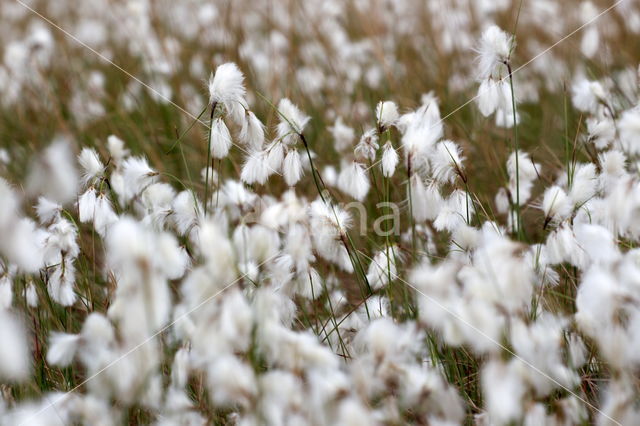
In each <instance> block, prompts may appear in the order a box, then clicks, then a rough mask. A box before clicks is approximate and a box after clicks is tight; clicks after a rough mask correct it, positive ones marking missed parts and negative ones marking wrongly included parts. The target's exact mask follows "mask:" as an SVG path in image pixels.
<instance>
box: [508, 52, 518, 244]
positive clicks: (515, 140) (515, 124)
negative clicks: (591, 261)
mask: <svg viewBox="0 0 640 426" xmlns="http://www.w3.org/2000/svg"><path fill="white" fill-rule="evenodd" d="M505 65H506V66H507V70H508V72H509V84H510V86H511V109H512V110H513V145H514V150H515V153H516V220H517V224H516V234H517V236H518V240H522V232H521V229H522V226H521V223H520V222H521V215H520V164H519V161H520V159H519V158H518V157H519V155H518V151H519V148H520V147H519V142H518V121H517V118H518V116H517V111H516V94H515V91H514V89H513V73H512V71H511V64H510V63H509V61H505Z"/></svg>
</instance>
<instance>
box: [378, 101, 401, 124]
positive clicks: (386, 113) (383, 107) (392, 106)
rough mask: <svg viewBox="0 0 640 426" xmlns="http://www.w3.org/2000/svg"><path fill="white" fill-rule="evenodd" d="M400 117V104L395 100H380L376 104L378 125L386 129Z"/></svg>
mask: <svg viewBox="0 0 640 426" xmlns="http://www.w3.org/2000/svg"><path fill="white" fill-rule="evenodd" d="M399 117H400V114H398V106H397V105H396V103H395V102H393V101H380V102H378V105H376V121H377V122H378V127H380V128H381V129H386V128H389V127H391V126H393V125H394V124H395V123H396V120H397V119H398V118H399Z"/></svg>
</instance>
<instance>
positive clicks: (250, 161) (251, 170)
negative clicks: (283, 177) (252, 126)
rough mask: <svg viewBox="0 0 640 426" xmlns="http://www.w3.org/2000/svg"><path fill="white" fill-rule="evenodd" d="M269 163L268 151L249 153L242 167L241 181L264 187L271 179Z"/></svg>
mask: <svg viewBox="0 0 640 426" xmlns="http://www.w3.org/2000/svg"><path fill="white" fill-rule="evenodd" d="M269 174H270V173H269V163H268V157H267V152H266V151H255V152H251V153H249V155H248V156H247V159H246V162H245V163H244V165H243V166H242V172H241V173H240V179H241V180H242V181H243V182H244V183H247V184H249V185H251V184H254V183H258V184H260V185H264V184H265V182H266V181H267V179H268V178H269Z"/></svg>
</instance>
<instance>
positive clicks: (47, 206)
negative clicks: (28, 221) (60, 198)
mask: <svg viewBox="0 0 640 426" xmlns="http://www.w3.org/2000/svg"><path fill="white" fill-rule="evenodd" d="M61 211H62V206H61V205H60V204H58V203H54V202H53V201H49V200H48V199H46V198H45V197H38V204H37V205H36V214H37V215H38V219H40V223H42V224H48V223H51V222H52V221H54V220H55V219H56V218H59V217H60V212H61Z"/></svg>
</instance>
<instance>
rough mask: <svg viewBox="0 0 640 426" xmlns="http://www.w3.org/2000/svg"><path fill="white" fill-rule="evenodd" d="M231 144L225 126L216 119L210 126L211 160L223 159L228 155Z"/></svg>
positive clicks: (220, 119) (219, 119)
mask: <svg viewBox="0 0 640 426" xmlns="http://www.w3.org/2000/svg"><path fill="white" fill-rule="evenodd" d="M231 145H233V142H232V141H231V134H230V133H229V129H228V128H227V125H226V124H224V121H223V120H222V118H216V119H215V120H213V123H212V124H211V154H212V155H213V158H224V157H226V156H227V155H228V154H229V150H230V149H231Z"/></svg>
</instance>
